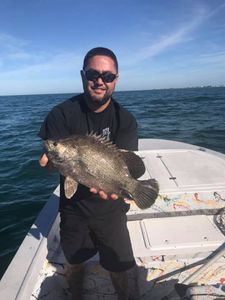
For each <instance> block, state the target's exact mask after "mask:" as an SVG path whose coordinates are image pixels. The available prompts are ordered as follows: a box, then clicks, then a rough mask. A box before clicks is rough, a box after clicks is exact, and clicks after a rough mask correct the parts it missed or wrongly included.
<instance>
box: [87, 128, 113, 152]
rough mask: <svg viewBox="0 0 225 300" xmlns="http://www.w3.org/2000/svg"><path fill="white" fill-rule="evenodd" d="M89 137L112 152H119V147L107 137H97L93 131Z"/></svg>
mask: <svg viewBox="0 0 225 300" xmlns="http://www.w3.org/2000/svg"><path fill="white" fill-rule="evenodd" d="M88 136H89V137H91V138H93V139H94V140H95V141H97V142H99V143H101V144H102V145H105V146H107V147H108V148H110V149H112V150H118V148H117V146H116V145H115V144H114V143H113V142H112V141H109V140H108V139H107V138H106V137H105V136H102V135H97V134H96V133H94V132H93V131H92V132H91V133H90V134H88Z"/></svg>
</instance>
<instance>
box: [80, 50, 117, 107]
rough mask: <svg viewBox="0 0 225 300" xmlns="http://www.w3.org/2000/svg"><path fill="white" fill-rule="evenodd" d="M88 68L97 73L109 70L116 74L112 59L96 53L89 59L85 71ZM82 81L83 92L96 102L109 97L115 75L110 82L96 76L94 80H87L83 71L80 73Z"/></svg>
mask: <svg viewBox="0 0 225 300" xmlns="http://www.w3.org/2000/svg"><path fill="white" fill-rule="evenodd" d="M88 70H94V71H97V72H99V73H101V74H102V73H104V72H110V73H112V74H115V75H116V74H117V70H116V67H115V64H114V61H113V60H112V59H111V58H110V57H108V56H104V55H96V56H93V57H91V58H90V59H89V61H88V65H87V66H86V68H85V70H84V71H85V72H86V71H88ZM82 81H83V87H84V92H85V93H86V94H87V95H88V96H89V97H90V98H91V99H92V100H93V101H96V102H99V101H102V100H103V99H107V100H108V99H110V98H111V96H112V93H113V91H114V89H115V86H116V82H117V77H116V78H115V80H113V81H112V82H109V83H107V82H105V81H104V80H102V78H100V77H99V78H97V79H96V80H94V81H91V80H88V79H87V78H86V77H85V75H84V73H82Z"/></svg>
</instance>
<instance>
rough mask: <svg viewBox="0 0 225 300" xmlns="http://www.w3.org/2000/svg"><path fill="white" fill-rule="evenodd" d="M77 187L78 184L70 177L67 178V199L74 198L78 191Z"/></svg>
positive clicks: (65, 189)
mask: <svg viewBox="0 0 225 300" xmlns="http://www.w3.org/2000/svg"><path fill="white" fill-rule="evenodd" d="M77 186H78V183H77V182H76V181H75V180H73V179H72V178H70V177H66V179H65V182H64V191H65V196H66V198H67V199H70V198H72V197H73V195H74V194H75V193H76V191H77Z"/></svg>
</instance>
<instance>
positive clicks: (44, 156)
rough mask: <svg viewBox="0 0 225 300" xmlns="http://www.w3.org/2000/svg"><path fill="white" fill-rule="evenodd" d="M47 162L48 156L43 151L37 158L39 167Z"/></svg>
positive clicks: (44, 165)
mask: <svg viewBox="0 0 225 300" xmlns="http://www.w3.org/2000/svg"><path fill="white" fill-rule="evenodd" d="M47 163H48V156H47V155H46V154H45V153H43V154H42V155H41V157H40V158H39V164H40V166H41V167H46V165H47Z"/></svg>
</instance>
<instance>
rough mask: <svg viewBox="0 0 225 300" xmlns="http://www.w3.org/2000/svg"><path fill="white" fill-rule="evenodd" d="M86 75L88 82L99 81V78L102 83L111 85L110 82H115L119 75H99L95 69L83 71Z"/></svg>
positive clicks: (108, 73)
mask: <svg viewBox="0 0 225 300" xmlns="http://www.w3.org/2000/svg"><path fill="white" fill-rule="evenodd" d="M83 72H84V74H85V77H86V79H87V80H90V81H94V82H95V81H97V80H98V78H101V79H102V81H104V82H105V83H110V82H113V81H114V80H115V79H116V77H117V74H113V73H111V72H108V71H107V72H103V73H99V72H98V71H96V70H93V69H89V70H87V71H83Z"/></svg>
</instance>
